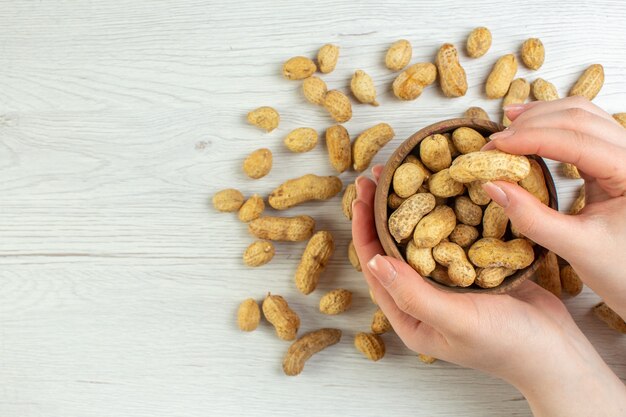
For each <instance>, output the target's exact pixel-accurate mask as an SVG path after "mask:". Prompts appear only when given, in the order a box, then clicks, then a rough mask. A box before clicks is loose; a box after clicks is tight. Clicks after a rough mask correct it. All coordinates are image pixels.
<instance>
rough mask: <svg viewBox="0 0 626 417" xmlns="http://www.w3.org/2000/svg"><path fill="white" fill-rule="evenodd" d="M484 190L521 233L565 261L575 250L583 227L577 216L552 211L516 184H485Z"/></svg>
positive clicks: (496, 182) (503, 182)
mask: <svg viewBox="0 0 626 417" xmlns="http://www.w3.org/2000/svg"><path fill="white" fill-rule="evenodd" d="M483 188H484V190H485V191H486V192H487V194H489V196H490V197H491V199H492V200H493V201H495V202H496V203H498V204H499V205H500V206H502V208H503V209H504V213H505V214H506V215H507V217H508V218H509V220H511V223H512V224H513V225H514V226H515V227H516V228H517V229H518V230H519V232H520V233H521V234H523V235H524V236H526V237H527V238H529V239H531V240H532V241H534V242H536V243H538V244H539V245H541V246H543V247H545V248H547V249H549V250H551V251H553V252H555V253H557V254H559V255H561V256H562V257H565V258H567V257H568V255H569V254H572V253H573V252H574V251H576V246H577V245H578V244H579V243H580V242H581V239H580V236H581V229H582V227H583V225H582V223H581V221H580V217H579V216H568V215H565V214H563V213H559V212H558V211H556V210H553V209H552V208H550V207H548V206H546V205H545V204H542V203H541V202H540V201H539V200H538V199H537V198H536V197H535V196H533V195H532V194H530V193H529V192H528V191H526V190H524V189H523V188H522V187H520V186H519V185H517V184H513V183H510V182H506V181H495V182H486V183H485V184H483Z"/></svg>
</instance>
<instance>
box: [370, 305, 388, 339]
mask: <svg viewBox="0 0 626 417" xmlns="http://www.w3.org/2000/svg"><path fill="white" fill-rule="evenodd" d="M371 328H372V333H374V334H383V333H387V332H389V331H391V330H393V327H391V323H389V319H388V318H387V316H385V313H383V311H382V310H381V309H380V308H379V309H377V310H376V312H375V313H374V316H373V317H372V325H371Z"/></svg>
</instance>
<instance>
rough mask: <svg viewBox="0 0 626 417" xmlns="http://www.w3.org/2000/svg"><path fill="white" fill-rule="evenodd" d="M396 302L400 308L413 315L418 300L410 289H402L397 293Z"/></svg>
mask: <svg viewBox="0 0 626 417" xmlns="http://www.w3.org/2000/svg"><path fill="white" fill-rule="evenodd" d="M395 300H396V304H397V306H398V308H399V309H400V310H402V311H403V312H405V313H407V314H409V315H411V314H412V313H413V311H414V310H415V306H416V304H417V302H418V300H417V299H416V298H415V296H414V295H413V294H411V293H409V292H408V291H406V290H404V291H400V292H398V293H397V295H396V299H395Z"/></svg>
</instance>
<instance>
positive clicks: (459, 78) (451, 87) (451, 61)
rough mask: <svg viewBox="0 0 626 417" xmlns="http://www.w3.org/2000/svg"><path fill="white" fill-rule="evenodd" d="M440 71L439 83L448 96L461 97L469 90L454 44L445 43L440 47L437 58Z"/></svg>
mask: <svg viewBox="0 0 626 417" xmlns="http://www.w3.org/2000/svg"><path fill="white" fill-rule="evenodd" d="M435 65H437V72H439V85H440V86H441V91H442V92H443V94H444V95H445V96H446V97H461V96H464V95H465V92H466V91H467V77H466V75H465V70H464V69H463V67H462V66H461V64H460V63H459V55H458V53H457V51H456V48H455V47H454V45H452V44H450V43H445V44H443V45H442V46H441V48H439V52H437V58H436V59H435Z"/></svg>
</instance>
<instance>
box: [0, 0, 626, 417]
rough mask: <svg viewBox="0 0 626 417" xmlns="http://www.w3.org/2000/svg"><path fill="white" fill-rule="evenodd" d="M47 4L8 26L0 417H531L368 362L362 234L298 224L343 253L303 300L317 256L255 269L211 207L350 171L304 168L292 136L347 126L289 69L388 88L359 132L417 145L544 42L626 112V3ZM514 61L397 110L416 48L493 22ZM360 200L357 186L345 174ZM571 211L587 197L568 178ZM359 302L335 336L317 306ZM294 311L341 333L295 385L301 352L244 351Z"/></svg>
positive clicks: (567, 76)
mask: <svg viewBox="0 0 626 417" xmlns="http://www.w3.org/2000/svg"><path fill="white" fill-rule="evenodd" d="M565 3H566V2H562V1H549V2H548V1H529V2H520V3H508V4H506V5H505V4H504V3H500V2H496V1H482V2H481V1H475V2H471V6H469V5H468V4H467V2H461V1H450V0H448V1H439V2H419V1H390V2H376V1H361V2H341V1H327V0H321V1H318V2H310V1H297V0H293V1H290V2H286V1H285V2H283V1H270V2H253V1H247V2H245V1H238V2H230V1H211V0H209V1H195V0H192V1H185V2H177V1H160V2H147V1H139V0H136V1H132V2H131V1H106V2H96V1H80V2H74V1H59V0H54V1H50V0H47V1H38V2H19V1H13V0H7V1H5V2H4V3H3V6H2V7H1V8H0V415H1V416H3V417H34V416H64V417H73V416H76V417H87V416H99V417H100V416H124V417H138V416H170V417H171V416H186V417H189V416H207V415H215V416H235V415H268V416H283V415H284V416H293V415H316V416H318V415H360V416H380V415H387V416H392V415H393V416H396V415H397V416H404V415H413V416H435V415H436V416H447V415H455V416H456V415H466V416H502V415H510V416H527V415H529V414H530V412H529V409H528V406H527V404H526V402H525V401H524V400H523V399H522V397H521V395H520V394H519V393H518V392H517V391H516V390H515V389H513V388H511V387H510V386H508V385H506V384H505V383H503V382H500V381H499V380H496V379H494V378H491V377H489V376H486V375H483V374H481V373H479V372H476V371H473V370H468V369H462V368H459V367H457V366H455V365H452V364H447V363H442V362H437V363H436V364H433V365H431V366H426V365H423V364H421V363H420V362H418V361H417V360H416V358H415V355H414V354H413V353H412V352H410V351H408V350H407V349H406V348H404V347H403V346H402V344H401V343H400V342H399V340H397V338H396V337H395V335H386V336H385V340H386V342H387V343H388V354H387V356H386V357H385V359H384V360H382V361H380V362H378V363H370V362H368V361H366V360H365V359H364V358H362V357H361V356H360V354H358V353H357V352H356V351H355V350H354V349H353V347H352V337H353V335H354V333H355V332H357V331H359V330H363V329H367V328H368V326H369V320H370V314H371V313H372V312H373V311H374V307H373V306H372V305H371V303H369V301H368V296H367V291H366V288H365V285H364V283H363V281H362V279H361V277H360V275H359V274H358V273H356V272H354V271H353V270H352V269H351V267H350V266H349V264H348V263H347V261H346V259H345V252H346V247H347V244H348V242H349V239H350V231H349V223H348V222H347V221H346V220H345V219H344V218H343V216H342V215H341V214H340V209H339V199H334V200H332V201H329V202H326V203H321V204H308V205H306V206H303V207H301V208H298V209H295V210H293V212H294V213H300V212H302V213H310V214H312V215H313V216H314V217H315V218H316V219H317V221H318V227H319V229H330V230H334V231H336V233H335V235H336V240H337V251H336V255H335V257H334V258H333V260H332V262H331V264H330V267H329V269H328V271H327V273H326V274H325V275H324V277H323V279H322V282H321V284H320V288H319V290H318V291H316V292H315V293H314V294H312V295H310V296H309V297H304V296H301V295H299V294H297V293H296V291H295V290H294V287H293V285H292V275H293V272H294V269H295V266H296V263H297V261H298V258H299V255H300V252H301V250H302V248H303V246H304V244H290V245H289V244H279V245H278V246H277V255H276V257H275V259H274V261H273V262H272V263H271V264H269V265H267V266H265V267H263V268H261V269H256V270H252V269H246V268H244V267H243V265H242V262H241V259H240V258H241V254H242V251H243V249H244V248H245V247H246V246H247V245H248V243H249V242H250V241H251V238H250V237H249V236H248V234H247V232H246V228H245V226H244V225H243V224H241V223H239V222H238V221H237V220H236V217H235V216H233V215H224V214H222V215H220V214H217V213H215V212H214V211H213V210H212V209H211V207H210V205H209V204H208V201H209V197H210V196H211V195H212V194H213V193H214V192H215V191H217V190H219V189H221V188H224V187H237V188H240V189H241V190H242V191H244V192H245V193H246V194H248V195H249V194H251V193H253V192H258V193H262V194H267V193H268V192H269V191H270V190H271V189H272V188H273V187H274V186H275V185H277V184H278V183H280V182H282V181H283V180H285V179H287V178H289V177H293V176H298V175H301V174H304V173H308V172H316V173H319V174H331V173H332V171H331V168H330V166H329V164H328V162H327V160H326V155H325V149H324V147H323V146H318V148H317V149H315V150H314V151H312V152H310V153H308V154H304V155H293V154H289V153H288V152H287V151H286V150H285V149H284V147H283V145H282V137H283V136H284V135H285V134H286V133H287V132H288V131H289V130H290V129H292V128H295V127H298V126H311V127H314V128H316V129H319V130H320V131H322V129H324V128H325V127H326V126H328V125H329V124H330V123H331V121H330V120H329V118H328V117H327V115H326V114H325V113H324V111H323V110H322V109H320V108H316V107H314V106H312V105H310V104H308V103H307V102H305V100H304V99H303V97H302V95H301V94H300V91H299V88H300V83H299V82H290V81H287V80H284V79H282V78H281V76H280V65H281V63H282V62H283V61H284V60H285V59H287V58H289V57H290V56H293V55H298V54H303V55H308V56H313V55H314V54H315V53H316V50H317V48H318V47H319V46H321V45H322V44H324V43H326V42H332V43H336V44H338V45H340V46H341V58H340V61H339V65H338V67H337V69H336V71H335V72H333V73H332V74H329V75H328V76H325V77H324V78H325V79H326V80H327V82H328V84H329V85H330V86H331V87H332V88H340V89H344V90H345V89H346V86H347V84H348V80H349V77H350V75H351V73H352V71H354V70H355V69H357V68H361V69H364V70H366V71H367V72H369V73H370V74H371V75H372V77H373V78H374V80H375V82H376V84H377V86H378V89H379V92H380V96H381V98H380V102H381V106H380V107H378V108H373V107H369V106H365V105H355V106H354V118H353V119H352V120H351V121H350V122H349V123H347V124H346V126H347V128H348V129H349V131H350V132H351V133H353V134H355V133H358V132H359V131H360V130H362V129H364V128H366V127H369V126H370V125H372V124H374V123H376V122H379V121H386V122H388V123H390V124H391V125H392V126H393V127H394V129H395V130H396V133H397V136H396V138H395V139H394V141H393V142H392V143H390V144H389V145H388V146H387V148H386V149H385V150H384V151H383V152H381V153H380V155H378V156H377V158H376V161H377V162H384V161H385V160H386V158H387V157H388V156H389V154H390V153H391V151H392V149H393V148H394V147H395V146H397V145H398V144H399V143H400V142H401V141H402V140H403V139H404V138H406V137H407V136H408V135H410V134H411V133H412V132H414V131H416V130H417V129H418V128H420V127H423V126H425V125H427V124H430V123H433V122H435V121H438V120H441V119H445V118H451V117H456V116H459V115H460V114H461V113H462V112H463V111H464V110H465V109H466V108H467V107H468V106H471V105H480V106H483V107H484V108H486V109H487V110H488V111H490V112H491V114H492V115H496V114H497V111H496V110H497V109H498V107H499V104H500V103H499V102H497V101H487V100H486V99H484V97H483V95H482V93H481V91H482V84H483V80H484V79H485V77H486V75H487V73H488V71H489V69H490V67H491V65H492V64H493V62H494V61H495V60H496V59H497V57H498V56H500V55H501V54H504V53H508V52H515V51H517V50H518V48H519V46H520V45H521V42H522V41H523V40H524V39H526V38H527V37H530V36H537V37H540V38H541V39H542V40H543V42H544V44H545V46H546V49H547V58H546V63H545V65H544V67H543V68H541V70H540V71H538V72H537V74H536V75H535V74H534V73H531V72H529V71H528V70H526V69H521V70H520V75H522V76H527V77H528V78H529V79H533V78H535V76H542V77H544V78H546V79H548V80H550V81H552V82H554V83H555V84H556V85H557V86H558V87H559V91H560V92H561V94H565V93H566V91H567V90H568V88H569V86H570V85H571V84H572V82H573V81H574V80H575V79H576V77H577V76H578V74H579V73H580V72H581V71H582V70H583V69H584V68H585V67H586V66H587V65H588V64H591V63H596V62H599V63H602V64H603V65H604V66H605V70H606V84H605V87H604V89H603V91H602V92H601V93H600V95H599V97H598V98H597V99H596V102H597V103H598V104H599V105H601V106H603V107H604V108H606V109H607V110H608V111H610V112H616V111H625V110H626V107H625V105H624V99H625V98H626V76H625V75H624V74H625V70H626V57H625V55H624V38H625V36H626V30H625V29H624V22H625V21H626V4H625V3H624V2H621V1H598V2H586V1H573V2H569V3H570V4H565ZM479 25H486V26H488V27H489V28H491V29H492V32H493V35H494V44H493V47H492V49H491V51H490V52H489V54H488V55H487V56H485V57H483V58H481V59H479V60H470V59H468V58H467V57H466V56H465V55H462V62H463V64H464V66H465V68H466V70H467V74H468V79H469V85H470V90H469V93H468V95H467V96H466V97H463V98H459V99H455V100H450V99H445V98H443V97H442V95H441V94H440V92H439V90H438V88H433V87H430V88H428V89H427V90H426V91H425V93H424V94H423V96H422V97H421V98H419V99H418V100H416V101H414V102H408V103H407V102H399V101H396V100H394V99H393V97H391V94H390V93H389V91H388V85H389V84H390V82H391V80H392V79H393V78H394V74H392V73H391V72H389V71H388V70H386V69H385V68H384V66H383V65H382V61H383V56H384V52H385V50H386V48H387V46H388V45H389V44H390V43H391V42H392V41H394V40H396V39H398V38H407V39H410V40H411V41H412V42H413V45H414V48H415V50H414V58H413V61H414V62H417V61H429V60H432V59H433V55H434V53H435V51H436V49H437V47H438V45H440V44H441V43H442V42H453V43H455V44H456V45H457V46H461V45H462V44H463V42H464V40H465V37H466V35H467V33H468V32H469V31H470V30H471V29H472V28H473V27H475V26H479ZM259 105H272V106H275V107H276V108H277V109H278V110H279V111H280V112H281V115H282V123H281V126H280V128H279V129H278V130H276V131H275V132H273V133H271V134H263V133H261V132H260V131H258V130H256V129H255V128H253V127H251V126H249V125H246V123H245V114H246V112H247V111H248V110H250V109H252V108H254V107H256V106H259ZM261 146H266V147H269V148H270V149H272V151H273V152H274V155H275V167H274V169H273V171H272V172H271V174H270V175H268V176H267V177H266V178H264V179H261V180H258V181H252V180H248V179H247V178H245V177H244V175H243V173H242V172H241V170H240V164H241V161H242V159H243V158H244V157H245V156H246V155H247V153H248V152H250V151H252V150H253V149H256V148H258V147H261ZM342 178H343V180H344V181H345V182H346V183H347V182H349V181H351V180H353V178H354V174H353V173H348V174H345V175H342ZM557 182H558V189H559V193H560V201H561V203H562V204H567V203H568V202H569V201H571V198H572V195H573V193H574V192H575V190H576V187H577V183H576V182H572V181H568V180H564V179H562V178H560V177H558V176H557ZM337 286H342V287H345V288H349V289H351V290H353V291H355V293H356V300H355V307H354V309H353V310H351V311H350V312H349V313H346V314H345V315H342V316H339V317H322V315H320V314H317V313H316V311H315V309H316V305H317V302H318V299H319V296H320V294H322V293H323V291H324V290H328V289H331V288H335V287H337ZM267 291H273V292H276V293H280V294H283V295H285V296H286V297H287V299H288V300H290V302H291V304H292V305H293V306H294V308H295V309H296V310H297V311H298V312H299V313H300V314H301V316H302V318H303V324H302V330H303V331H307V330H312V329H315V328H318V327H320V326H336V327H339V328H342V329H344V337H343V339H342V341H341V343H340V344H339V345H337V346H334V347H332V348H330V349H328V350H327V351H325V352H323V353H321V354H319V355H318V356H316V357H315V358H314V359H312V360H311V361H310V363H309V364H308V365H307V367H306V369H305V372H304V373H303V374H302V375H300V376H299V377H297V378H287V377H285V376H284V375H283V374H282V371H281V367H280V363H281V358H282V356H283V354H284V352H285V350H286V349H287V347H288V343H286V342H282V341H279V340H277V338H276V337H275V336H274V335H273V333H272V331H271V328H270V327H269V326H268V325H267V324H263V325H262V326H261V327H260V329H258V331H256V332H253V333H251V334H241V333H240V332H239V331H238V330H237V328H236V325H235V321H234V313H235V310H236V307H237V305H238V303H239V301H240V300H242V299H243V298H246V297H249V296H252V297H256V298H261V297H262V296H263V295H264V294H265V293H266V292H267ZM597 300H598V297H597V296H595V295H594V294H592V293H591V292H590V291H588V290H586V291H585V292H584V293H583V294H582V295H581V296H579V297H578V298H576V299H574V300H567V301H566V304H567V306H568V308H569V309H570V311H571V312H572V314H573V315H574V317H575V318H576V320H577V322H578V323H579V324H580V326H581V328H582V329H583V331H584V332H585V334H587V335H588V336H589V338H590V339H591V341H592V342H593V344H594V345H595V346H596V347H597V349H598V350H599V351H600V353H601V354H602V356H603V357H604V358H605V359H606V361H607V362H608V363H609V364H610V366H611V367H612V368H613V369H614V370H615V371H616V372H617V373H618V375H620V377H622V378H625V377H626V361H625V358H624V351H625V350H624V348H625V347H626V342H625V340H624V338H623V337H621V336H619V335H616V334H615V333H613V332H612V331H610V330H608V329H607V328H605V327H604V326H603V325H601V324H599V323H598V322H597V321H596V320H595V319H594V317H592V316H591V315H590V312H589V308H590V307H591V306H592V305H593V304H594V303H595V302H596V301H597Z"/></svg>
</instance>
